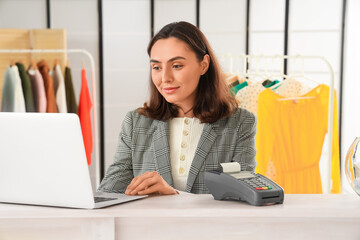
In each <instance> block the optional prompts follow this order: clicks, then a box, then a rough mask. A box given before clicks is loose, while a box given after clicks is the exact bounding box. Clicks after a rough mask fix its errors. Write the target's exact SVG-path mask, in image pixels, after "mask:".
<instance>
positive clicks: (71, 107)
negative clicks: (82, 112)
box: [65, 67, 77, 113]
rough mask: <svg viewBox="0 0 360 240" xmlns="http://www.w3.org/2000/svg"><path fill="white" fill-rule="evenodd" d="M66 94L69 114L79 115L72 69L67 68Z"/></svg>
mask: <svg viewBox="0 0 360 240" xmlns="http://www.w3.org/2000/svg"><path fill="white" fill-rule="evenodd" d="M65 92H66V93H65V94H66V105H67V111H68V113H77V103H76V97H75V91H74V86H73V81H72V76H71V69H70V68H68V67H65Z"/></svg>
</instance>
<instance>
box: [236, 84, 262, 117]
mask: <svg viewBox="0 0 360 240" xmlns="http://www.w3.org/2000/svg"><path fill="white" fill-rule="evenodd" d="M265 89H266V88H265V87H264V86H263V85H262V82H256V83H253V84H250V85H249V86H247V87H244V88H242V89H240V90H239V91H238V92H237V94H236V96H235V98H236V100H237V101H238V102H239V107H241V108H245V109H247V110H249V111H250V112H252V113H253V114H255V115H256V114H257V107H258V96H259V94H260V93H261V92H262V91H264V90H265Z"/></svg>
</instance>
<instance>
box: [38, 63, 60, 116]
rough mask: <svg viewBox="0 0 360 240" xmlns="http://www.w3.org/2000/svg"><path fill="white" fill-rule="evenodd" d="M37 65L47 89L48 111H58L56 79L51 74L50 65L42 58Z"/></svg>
mask: <svg viewBox="0 0 360 240" xmlns="http://www.w3.org/2000/svg"><path fill="white" fill-rule="evenodd" d="M37 67H38V68H39V72H40V73H41V76H42V77H43V79H44V86H45V91H46V100H47V105H46V112H48V113H57V112H58V108H57V105H56V98H55V91H54V81H53V79H52V77H51V76H50V74H49V66H48V64H47V63H46V62H45V61H44V60H42V61H40V62H38V64H37Z"/></svg>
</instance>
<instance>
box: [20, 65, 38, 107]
mask: <svg viewBox="0 0 360 240" xmlns="http://www.w3.org/2000/svg"><path fill="white" fill-rule="evenodd" d="M16 66H17V67H18V69H19V75H20V79H21V86H22V89H23V93H24V99H25V106H26V112H35V103H34V95H33V90H32V86H31V82H30V79H29V76H28V75H27V74H26V70H25V66H24V64H22V63H19V62H17V63H16Z"/></svg>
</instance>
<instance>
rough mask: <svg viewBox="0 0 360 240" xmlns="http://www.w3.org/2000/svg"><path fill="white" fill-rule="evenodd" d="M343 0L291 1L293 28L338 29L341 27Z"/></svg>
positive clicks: (291, 23) (301, 29)
mask: <svg viewBox="0 0 360 240" xmlns="http://www.w3.org/2000/svg"><path fill="white" fill-rule="evenodd" d="M341 12H342V1H340V0H316V1H313V0H292V1H290V19H289V25H290V26H291V30H299V31H309V30H317V31H319V30H320V31H324V30H338V29H340V27H341Z"/></svg>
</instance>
